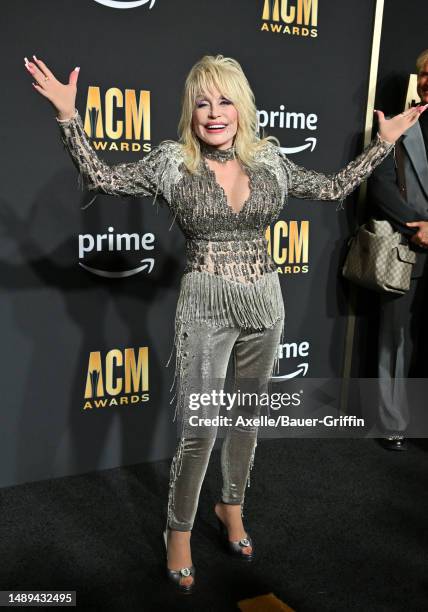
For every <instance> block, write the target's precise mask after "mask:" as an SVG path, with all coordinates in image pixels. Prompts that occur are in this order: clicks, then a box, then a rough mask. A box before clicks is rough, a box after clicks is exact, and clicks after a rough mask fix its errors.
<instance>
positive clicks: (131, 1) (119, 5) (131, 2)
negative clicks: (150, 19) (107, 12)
mask: <svg viewBox="0 0 428 612" xmlns="http://www.w3.org/2000/svg"><path fill="white" fill-rule="evenodd" d="M95 2H96V3H97V4H102V5H104V6H108V7H109V8H115V9H133V8H137V7H138V6H143V4H148V5H149V9H151V8H153V5H154V3H155V2H156V0H95Z"/></svg>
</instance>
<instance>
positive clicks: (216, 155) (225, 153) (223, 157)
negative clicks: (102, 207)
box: [200, 140, 236, 162]
mask: <svg viewBox="0 0 428 612" xmlns="http://www.w3.org/2000/svg"><path fill="white" fill-rule="evenodd" d="M200 145H201V153H202V155H203V156H204V157H208V159H213V160H214V161H218V162H227V161H229V160H231V159H235V158H236V149H235V146H234V145H232V146H231V147H229V148H228V149H219V148H217V147H214V146H213V145H210V144H207V143H206V142H204V141H203V140H201V141H200Z"/></svg>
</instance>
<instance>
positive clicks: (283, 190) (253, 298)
mask: <svg viewBox="0 0 428 612" xmlns="http://www.w3.org/2000/svg"><path fill="white" fill-rule="evenodd" d="M33 58H34V62H29V61H28V60H27V58H25V64H26V67H27V70H28V71H29V72H30V73H31V74H32V76H33V78H34V81H35V82H34V83H33V86H34V88H35V90H37V91H38V92H39V93H40V94H41V95H42V96H44V97H46V98H47V99H48V100H49V101H50V102H51V103H52V104H53V106H54V107H55V109H56V111H57V121H58V125H59V128H60V132H61V138H62V141H63V143H64V146H65V147H66V149H67V150H68V152H69V153H70V155H71V158H72V160H73V162H74V163H75V165H76V167H77V169H78V171H79V173H80V174H81V176H82V177H83V179H84V181H85V183H86V185H87V187H88V188H89V189H90V190H94V191H96V192H99V193H103V194H110V195H114V196H135V197H142V196H151V195H155V196H157V195H158V194H159V195H161V196H162V197H163V199H164V200H165V201H166V203H167V205H168V206H169V208H170V209H171V211H172V212H173V213H174V219H175V218H177V220H178V224H179V226H180V228H181V230H182V231H183V233H184V235H185V237H186V255H187V262H186V268H185V270H184V274H183V277H182V280H181V287H180V294H179V298H178V303H177V310H176V316H175V338H174V346H175V349H176V363H175V367H176V370H175V377H174V382H177V393H176V395H177V402H176V412H175V415H174V419H175V418H176V416H178V417H179V423H180V429H179V443H178V446H177V449H176V452H175V455H174V457H173V459H172V463H171V470H170V482H169V497H168V509H167V522H166V529H165V531H164V534H163V536H164V540H165V545H166V547H167V575H168V577H169V578H170V580H171V581H172V582H173V583H174V585H175V586H176V587H177V588H178V590H179V591H180V592H183V593H190V592H192V590H193V588H194V585H195V567H194V565H193V563H192V558H191V551H190V536H191V530H192V528H193V522H194V519H195V515H196V511H197V506H198V501H199V494H200V489H201V486H202V483H203V480H204V476H205V472H206V469H207V466H208V462H209V458H210V455H211V450H212V448H213V445H214V442H215V439H216V435H217V426H215V425H212V424H210V423H211V421H210V419H212V418H213V417H215V416H217V415H218V414H219V405H218V401H217V400H216V397H217V399H218V397H219V395H220V393H221V391H222V389H223V383H224V381H225V377H226V371H227V366H228V362H229V358H230V356H231V354H233V361H234V375H235V376H234V381H235V390H239V391H242V389H243V388H244V389H245V391H248V390H251V391H253V392H256V394H259V393H261V392H262V391H263V390H266V389H267V388H268V383H269V380H270V377H271V375H272V373H273V371H274V370H275V366H276V364H277V347H278V343H279V342H280V340H281V339H282V333H283V325H284V306H283V299H282V293H281V287H280V283H279V277H278V272H277V270H276V267H275V264H274V262H273V261H272V259H271V258H270V256H269V254H268V251H267V241H266V238H265V230H266V228H267V227H268V226H269V224H271V223H272V222H274V221H275V220H276V219H277V218H278V217H279V215H280V212H281V210H282V207H283V206H284V204H285V203H286V202H287V199H288V197H289V196H294V197H298V198H307V199H311V200H339V201H341V200H343V199H344V198H346V196H347V195H348V194H349V193H351V191H353V190H354V189H355V188H356V187H357V186H358V185H359V184H360V183H361V182H362V181H363V180H365V179H366V178H367V177H368V176H369V174H370V173H371V172H372V170H373V169H374V168H375V167H376V166H377V165H378V164H379V163H380V162H381V161H382V160H383V159H384V158H385V157H386V155H388V153H389V152H390V151H391V149H392V148H393V143H394V142H395V140H396V139H397V138H398V137H399V136H400V135H401V134H402V133H403V132H404V131H405V130H406V129H408V128H409V127H410V126H411V125H412V124H413V123H415V122H416V121H417V119H418V117H419V114H420V110H418V109H410V110H409V111H407V112H405V113H402V114H401V115H400V116H397V117H394V118H392V119H390V120H386V119H385V118H384V116H383V113H381V112H378V118H379V133H378V134H377V136H376V138H375V139H374V140H373V141H372V142H371V143H370V145H369V146H368V147H367V148H366V149H365V151H364V152H363V153H362V154H361V155H360V156H358V157H357V158H356V159H355V160H354V161H352V162H350V163H349V164H348V165H347V166H346V167H345V168H344V169H342V170H341V171H340V172H337V173H336V174H332V175H329V176H326V175H323V174H320V173H318V172H315V171H311V170H306V169H304V168H301V167H299V166H297V165H296V164H294V163H293V162H292V161H290V160H289V159H288V158H287V157H286V156H285V155H284V154H283V153H282V151H281V149H280V148H279V147H278V146H276V145H275V144H273V142H272V138H269V137H267V138H260V136H259V134H258V131H257V114H256V105H255V99H254V94H253V92H252V90H251V87H250V85H249V83H248V81H247V79H246V77H245V75H244V73H243V71H242V68H241V66H240V64H239V63H238V62H237V61H236V60H234V59H231V58H228V57H223V56H222V55H217V56H208V55H206V56H204V57H203V58H202V59H201V60H200V61H198V62H197V63H196V64H195V65H194V66H193V68H192V69H191V70H190V73H189V75H188V77H187V79H186V82H185V86H184V94H183V100H182V113H181V118H180V123H179V130H178V132H179V140H178V141H171V140H166V141H163V142H161V143H160V144H159V145H158V146H156V147H155V148H154V149H153V150H152V151H151V152H150V153H149V154H148V155H146V156H145V157H144V158H143V159H140V160H138V161H136V162H131V163H121V164H117V165H114V166H109V165H107V164H106V163H104V162H103V161H102V160H100V159H99V158H98V156H97V154H96V152H95V151H94V149H93V148H92V147H91V145H90V144H89V141H88V138H87V136H86V134H85V132H84V129H83V124H82V120H81V118H80V115H79V113H78V111H77V109H76V108H75V99H76V89H77V78H78V73H79V69H78V68H75V69H74V70H73V71H72V72H71V74H70V76H69V82H68V83H67V84H62V83H60V82H59V81H58V80H57V79H56V78H55V76H54V75H53V73H52V72H51V71H50V70H49V68H48V67H47V66H46V64H45V63H44V62H43V61H41V60H39V59H37V58H36V57H35V56H33ZM214 391H215V392H216V393H217V395H216V394H215V393H213V392H214ZM202 393H206V394H208V395H209V394H211V398H210V401H208V402H207V401H200V403H199V404H197V412H196V410H195V405H194V401H195V397H199V398H200V397H201V394H202ZM255 404H256V402H255ZM229 408H230V407H229ZM259 411H260V408H259V407H258V406H257V405H247V404H246V403H245V402H240V401H238V402H236V405H233V406H232V408H231V409H230V410H228V411H227V412H228V414H227V416H228V417H230V418H231V421H230V425H229V426H228V427H227V430H226V436H225V438H224V440H223V443H222V447H221V469H222V477H223V486H222V491H221V499H220V500H219V501H218V502H217V504H216V505H215V507H214V512H215V515H216V517H217V520H218V524H219V527H220V535H221V538H222V542H223V545H224V546H225V547H226V549H227V550H228V551H229V552H230V553H231V554H234V555H237V556H238V557H239V558H241V559H243V560H245V561H251V560H252V559H253V558H254V543H253V541H252V538H251V536H250V535H249V533H248V532H247V531H246V530H245V529H244V525H243V521H242V519H243V516H244V515H243V503H244V494H245V489H246V486H247V485H249V476H250V470H251V468H252V466H253V462H254V453H255V447H256V445H257V426H253V425H251V419H252V418H253V417H257V416H258V415H259ZM195 414H196V416H197V417H198V422H200V423H202V424H203V425H202V426H199V427H196V426H195V425H194V419H192V416H194V415H195ZM239 416H243V417H244V418H245V419H250V421H249V422H250V424H249V425H245V426H244V425H242V424H239V425H238V424H236V422H237V418H238V417H239ZM244 422H245V423H246V422H247V421H244Z"/></svg>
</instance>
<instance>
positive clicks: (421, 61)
mask: <svg viewBox="0 0 428 612" xmlns="http://www.w3.org/2000/svg"><path fill="white" fill-rule="evenodd" d="M427 62H428V49H425V51H422V53H420V54H419V55H418V58H417V60H416V71H417V73H418V74H419V73H420V72H422V68H423V67H424V66H425V64H426V63H427Z"/></svg>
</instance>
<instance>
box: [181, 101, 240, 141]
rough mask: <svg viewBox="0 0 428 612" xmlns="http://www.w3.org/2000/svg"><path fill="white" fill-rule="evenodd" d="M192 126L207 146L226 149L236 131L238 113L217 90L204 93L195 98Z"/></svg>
mask: <svg viewBox="0 0 428 612" xmlns="http://www.w3.org/2000/svg"><path fill="white" fill-rule="evenodd" d="M192 126H193V130H194V132H195V134H196V135H197V136H199V138H200V139H201V140H203V141H204V142H206V143H207V144H210V145H212V146H214V147H218V148H219V149H228V148H229V147H231V146H232V145H233V139H234V137H235V134H236V132H237V130H238V111H237V110H236V108H235V106H234V104H233V103H232V102H231V101H230V100H228V99H227V98H226V97H225V96H223V95H222V94H221V93H220V92H219V91H218V90H217V89H213V90H211V91H209V92H208V91H206V92H204V94H202V95H200V96H197V97H196V100H195V107H194V109H193V115H192ZM216 126H217V127H216Z"/></svg>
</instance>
